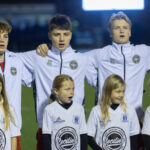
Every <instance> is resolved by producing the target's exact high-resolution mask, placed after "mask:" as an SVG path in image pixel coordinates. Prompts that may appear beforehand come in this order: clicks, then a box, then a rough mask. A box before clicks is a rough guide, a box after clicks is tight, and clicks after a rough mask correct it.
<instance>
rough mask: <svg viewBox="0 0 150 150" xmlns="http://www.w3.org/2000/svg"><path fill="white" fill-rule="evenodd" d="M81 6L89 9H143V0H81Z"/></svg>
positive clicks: (86, 9)
mask: <svg viewBox="0 0 150 150" xmlns="http://www.w3.org/2000/svg"><path fill="white" fill-rule="evenodd" d="M82 8H83V10H85V11H91V10H143V9H144V0H82Z"/></svg>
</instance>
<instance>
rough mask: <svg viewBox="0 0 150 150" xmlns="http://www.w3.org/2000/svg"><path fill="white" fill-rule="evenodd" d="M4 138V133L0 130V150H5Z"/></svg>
mask: <svg viewBox="0 0 150 150" xmlns="http://www.w3.org/2000/svg"><path fill="white" fill-rule="evenodd" d="M5 146H6V137H5V134H4V132H3V131H2V130H1V129H0V150H5Z"/></svg>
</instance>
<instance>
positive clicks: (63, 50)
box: [21, 15, 87, 150]
mask: <svg viewBox="0 0 150 150" xmlns="http://www.w3.org/2000/svg"><path fill="white" fill-rule="evenodd" d="M48 37H49V39H50V40H51V42H52V48H51V50H50V51H48V55H47V56H46V57H44V58H43V57H41V56H38V55H37V54H36V52H35V51H31V52H27V53H25V54H23V55H22V54H21V55H22V56H21V57H22V60H23V62H24V63H25V65H26V67H27V68H28V69H29V70H30V71H31V72H32V75H33V76H34V78H35V86H36V87H35V94H36V96H35V98H36V100H35V103H36V115H37V121H38V124H39V130H38V132H37V150H42V149H43V148H42V130H41V128H42V121H43V110H44V108H45V106H46V105H47V104H48V102H49V95H50V94H51V89H52V83H53V80H54V78H55V77H56V76H57V75H61V74H67V75H69V76H71V77H72V78H73V80H74V84H75V87H76V88H75V95H74V97H73V101H76V102H78V103H80V104H83V99H84V79H85V72H86V66H87V63H86V61H87V59H86V56H85V55H83V54H81V53H79V52H77V51H75V50H73V49H72V48H71V46H70V40H71V38H72V32H71V21H70V19H69V18H68V17H67V16H65V15H56V16H54V17H53V18H52V19H51V20H50V22H49V33H48Z"/></svg>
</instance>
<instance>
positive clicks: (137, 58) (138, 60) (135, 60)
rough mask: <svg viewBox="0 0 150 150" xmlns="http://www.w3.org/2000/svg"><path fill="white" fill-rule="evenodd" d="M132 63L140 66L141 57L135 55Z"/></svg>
mask: <svg viewBox="0 0 150 150" xmlns="http://www.w3.org/2000/svg"><path fill="white" fill-rule="evenodd" d="M132 61H133V62H134V63H135V64H138V63H139V62H140V56H139V55H134V56H133V58H132Z"/></svg>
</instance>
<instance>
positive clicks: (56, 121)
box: [54, 117, 65, 123]
mask: <svg viewBox="0 0 150 150" xmlns="http://www.w3.org/2000/svg"><path fill="white" fill-rule="evenodd" d="M62 122H65V120H62V119H61V118H60V117H58V118H57V119H56V120H55V121H54V123H62Z"/></svg>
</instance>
